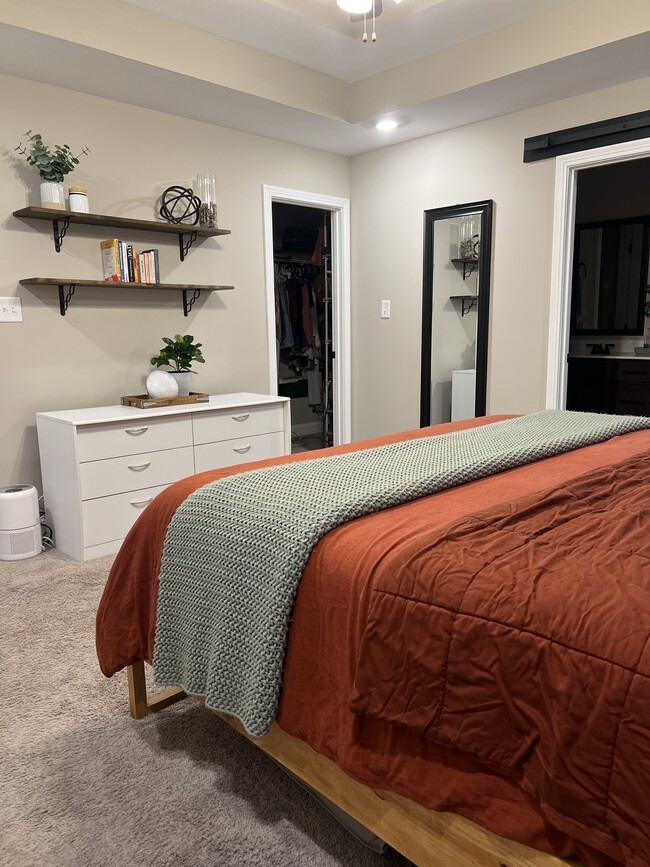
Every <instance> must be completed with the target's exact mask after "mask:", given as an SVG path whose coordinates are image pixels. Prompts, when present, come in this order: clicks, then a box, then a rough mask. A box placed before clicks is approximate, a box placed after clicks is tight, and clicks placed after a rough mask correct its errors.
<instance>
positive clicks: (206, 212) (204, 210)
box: [196, 172, 217, 229]
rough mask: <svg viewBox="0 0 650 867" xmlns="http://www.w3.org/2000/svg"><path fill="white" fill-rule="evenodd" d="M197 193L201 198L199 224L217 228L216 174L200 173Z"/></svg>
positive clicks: (197, 180) (197, 179) (197, 177)
mask: <svg viewBox="0 0 650 867" xmlns="http://www.w3.org/2000/svg"><path fill="white" fill-rule="evenodd" d="M196 187H197V189H196V194H197V195H198V197H199V199H200V200H201V204H200V206H199V225H200V226H204V227H205V228H207V229H216V228H217V179H216V177H215V176H214V175H211V174H205V173H203V172H202V173H200V174H197V176H196Z"/></svg>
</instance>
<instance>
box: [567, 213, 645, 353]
mask: <svg viewBox="0 0 650 867" xmlns="http://www.w3.org/2000/svg"><path fill="white" fill-rule="evenodd" d="M573 250H574V252H573V288H572V292H571V334H572V335H606V336H608V337H609V336H613V335H638V334H643V332H644V330H645V305H646V300H647V298H646V292H647V286H648V284H649V283H650V216H646V217H625V218H623V219H618V220H603V221H601V222H596V223H581V224H578V225H576V234H575V243H574V248H573Z"/></svg>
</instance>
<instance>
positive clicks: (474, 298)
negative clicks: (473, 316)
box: [449, 295, 478, 316]
mask: <svg viewBox="0 0 650 867" xmlns="http://www.w3.org/2000/svg"><path fill="white" fill-rule="evenodd" d="M449 298H450V299H451V301H460V302H461V307H460V315H461V316H465V315H466V314H467V313H469V311H470V310H471V309H472V308H473V307H475V306H476V305H477V304H478V295H450V296H449Z"/></svg>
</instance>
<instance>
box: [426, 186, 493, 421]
mask: <svg viewBox="0 0 650 867" xmlns="http://www.w3.org/2000/svg"><path fill="white" fill-rule="evenodd" d="M491 220H492V202H491V201H488V202H476V203H472V204H467V205H455V206H451V207H449V208H437V209H432V210H430V211H425V249H424V281H423V305H422V317H423V319H422V388H421V401H420V424H421V425H422V426H426V425H433V424H440V423H442V422H447V421H460V420H462V419H466V418H473V417H475V416H477V415H484V414H485V384H486V363H487V323H488V306H489V288H490V280H489V275H490V247H491V240H490V239H491Z"/></svg>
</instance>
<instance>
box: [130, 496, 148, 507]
mask: <svg viewBox="0 0 650 867" xmlns="http://www.w3.org/2000/svg"><path fill="white" fill-rule="evenodd" d="M152 500H153V497H147V499H146V500H131V505H132V506H146V505H147V503H150V502H151V501H152Z"/></svg>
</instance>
